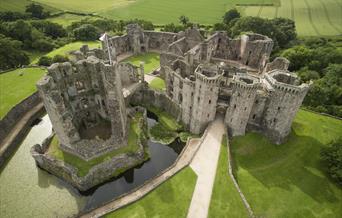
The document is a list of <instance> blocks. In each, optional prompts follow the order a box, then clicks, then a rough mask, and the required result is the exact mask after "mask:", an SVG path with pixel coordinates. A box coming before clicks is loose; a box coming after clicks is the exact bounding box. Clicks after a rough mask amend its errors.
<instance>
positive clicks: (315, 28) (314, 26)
mask: <svg viewBox="0 0 342 218" xmlns="http://www.w3.org/2000/svg"><path fill="white" fill-rule="evenodd" d="M292 1H293V0H291V2H292ZM304 3H305V5H306V8H307V10H308V15H309V21H310V23H311V25H312V27H313V28H314V30H315V32H316V34H317V35H319V36H321V35H322V34H321V33H320V32H319V31H318V29H317V27H316V25H315V23H314V22H313V19H312V13H311V7H310V5H309V3H308V1H307V0H304Z"/></svg>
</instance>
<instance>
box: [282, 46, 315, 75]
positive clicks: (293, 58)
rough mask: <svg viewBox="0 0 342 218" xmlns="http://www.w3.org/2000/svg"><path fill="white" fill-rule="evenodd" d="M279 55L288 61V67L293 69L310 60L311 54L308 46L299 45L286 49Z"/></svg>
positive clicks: (302, 65)
mask: <svg viewBox="0 0 342 218" xmlns="http://www.w3.org/2000/svg"><path fill="white" fill-rule="evenodd" d="M281 56H283V57H285V58H287V59H288V60H289V61H290V67H289V69H290V70H292V71H295V70H299V69H300V68H302V67H304V66H306V65H307V64H308V63H309V62H310V61H311V60H312V56H313V54H312V51H311V50H310V49H309V48H307V47H305V46H303V45H299V46H295V47H293V48H289V49H286V50H285V51H283V52H282V53H281Z"/></svg>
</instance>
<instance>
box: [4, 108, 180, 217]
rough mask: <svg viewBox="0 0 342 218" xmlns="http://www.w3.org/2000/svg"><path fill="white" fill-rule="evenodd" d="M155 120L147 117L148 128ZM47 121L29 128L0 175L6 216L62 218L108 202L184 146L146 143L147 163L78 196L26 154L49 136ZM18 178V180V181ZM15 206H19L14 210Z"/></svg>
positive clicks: (158, 168) (158, 169)
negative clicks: (52, 217) (147, 149)
mask: <svg viewBox="0 0 342 218" xmlns="http://www.w3.org/2000/svg"><path fill="white" fill-rule="evenodd" d="M155 123H156V121H155V120H154V119H152V118H148V124H149V127H151V126H153V125H154V124H155ZM51 128H52V126H51V122H50V120H49V118H48V116H47V115H45V116H44V117H43V118H42V120H41V122H39V123H37V125H35V126H33V128H32V129H31V131H30V132H29V134H28V135H27V137H26V138H25V140H24V141H23V142H22V144H21V145H20V147H19V148H18V150H17V151H16V153H15V154H14V156H13V157H12V158H11V159H10V160H9V162H8V163H7V165H6V166H5V167H4V169H3V170H2V171H1V174H0V186H1V187H7V188H6V189H1V193H0V202H1V204H0V209H1V211H2V212H3V213H4V215H5V216H8V217H24V216H25V215H27V214H30V216H34V217H51V216H54V217H66V216H72V215H75V214H77V213H78V212H80V211H83V210H87V209H90V208H93V207H96V206H99V205H101V204H103V203H104V202H107V201H110V200H112V199H114V198H116V197H118V196H120V195H121V194H123V193H125V192H128V191H130V190H132V189H134V188H135V187H137V186H139V185H141V184H143V183H144V182H145V181H146V180H148V179H150V178H153V177H154V176H156V175H157V174H158V173H159V172H161V171H162V170H164V169H166V168H167V167H169V166H170V165H171V164H172V163H173V162H174V161H175V160H176V158H177V156H178V154H179V153H180V152H181V150H182V148H183V146H184V144H183V143H181V142H179V141H178V140H176V141H175V142H173V143H172V144H170V145H162V144H159V143H154V142H152V141H148V147H149V152H150V160H148V161H147V162H145V163H144V164H142V165H140V166H138V167H136V168H134V169H131V170H129V171H127V172H125V173H124V174H123V175H122V176H120V177H119V178H116V179H112V180H111V181H109V182H106V183H104V184H102V185H99V186H97V187H96V188H93V189H91V190H89V191H87V192H83V193H80V192H79V191H78V190H77V189H75V188H73V187H72V186H71V185H69V184H67V183H66V182H64V181H62V180H61V179H59V178H57V177H55V176H53V175H51V174H49V173H47V172H46V171H44V170H42V169H39V168H38V167H37V166H36V164H35V161H34V159H32V157H31V155H30V152H29V151H30V148H31V146H32V145H34V144H37V143H41V142H42V141H43V140H44V139H45V138H46V137H48V136H49V135H50V134H51ZM18 178H20V179H18ZM18 205H20V206H19V207H18Z"/></svg>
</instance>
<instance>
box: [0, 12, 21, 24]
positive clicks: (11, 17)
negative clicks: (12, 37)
mask: <svg viewBox="0 0 342 218" xmlns="http://www.w3.org/2000/svg"><path fill="white" fill-rule="evenodd" d="M27 17H28V16H27V15H26V14H23V13H20V12H17V11H2V12H0V21H3V22H10V21H16V20H19V19H25V18H27Z"/></svg>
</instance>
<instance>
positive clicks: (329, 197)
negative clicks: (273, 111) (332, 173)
mask: <svg viewBox="0 0 342 218" xmlns="http://www.w3.org/2000/svg"><path fill="white" fill-rule="evenodd" d="M292 128H293V131H292V133H291V135H290V137H289V140H288V142H286V143H285V144H283V145H274V144H272V143H270V142H269V141H268V140H267V139H266V138H265V137H263V136H261V135H260V134H257V133H248V134H246V136H241V137H236V138H233V141H232V143H231V144H232V155H233V159H234V161H235V164H234V165H235V166H236V175H237V180H238V183H239V185H240V187H241V189H242V191H243V192H244V194H245V196H246V198H247V200H248V201H249V203H250V205H251V207H252V209H253V210H254V212H255V215H256V216H257V217H327V218H332V217H336V218H337V217H340V215H341V214H342V207H341V205H342V189H341V188H339V187H337V185H335V183H333V182H332V181H330V180H329V179H328V178H327V176H326V174H325V173H324V171H323V169H322V165H321V162H320V160H319V153H320V150H321V148H323V147H325V146H327V144H328V143H329V142H330V141H332V140H334V139H336V138H337V137H339V136H341V133H342V121H341V120H337V119H333V118H329V117H326V116H321V115H317V114H314V113H311V112H307V111H303V110H300V111H299V112H298V114H297V116H296V119H295V121H294V123H293V125H292Z"/></svg>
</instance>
